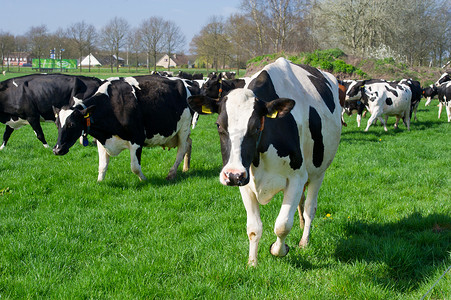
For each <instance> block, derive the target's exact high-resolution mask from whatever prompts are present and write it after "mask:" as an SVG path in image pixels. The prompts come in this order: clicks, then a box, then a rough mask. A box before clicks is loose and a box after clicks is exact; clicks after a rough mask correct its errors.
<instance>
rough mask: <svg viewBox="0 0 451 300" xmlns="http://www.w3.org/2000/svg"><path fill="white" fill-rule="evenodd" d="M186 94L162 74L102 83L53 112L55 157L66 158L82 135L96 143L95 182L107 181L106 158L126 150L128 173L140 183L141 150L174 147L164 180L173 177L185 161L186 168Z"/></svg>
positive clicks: (188, 148) (188, 115)
mask: <svg viewBox="0 0 451 300" xmlns="http://www.w3.org/2000/svg"><path fill="white" fill-rule="evenodd" d="M187 96H190V94H189V93H188V92H187V89H186V87H185V85H184V82H183V81H182V80H181V79H178V80H177V79H173V80H171V79H169V78H166V77H161V76H154V75H149V76H137V77H126V78H120V79H119V80H112V81H107V82H105V83H104V84H102V85H101V86H100V87H99V89H98V91H97V93H96V94H95V95H94V96H92V97H90V98H88V99H86V100H84V101H83V102H82V103H80V104H77V105H75V106H72V107H71V106H65V107H63V108H62V109H61V110H59V109H56V110H55V113H56V114H57V116H58V117H57V120H56V123H57V126H58V142H57V144H56V146H55V147H54V149H53V152H54V154H56V155H64V154H66V153H67V152H68V151H69V148H70V147H71V146H72V145H73V144H74V143H75V141H76V139H77V137H78V136H80V134H81V133H82V132H87V133H89V134H90V135H92V136H93V137H95V138H96V139H97V141H98V142H97V145H98V150H99V176H98V181H101V180H103V179H104V178H105V172H106V170H107V168H108V162H109V157H110V156H116V155H118V154H119V153H120V152H121V151H123V150H125V149H129V151H130V158H131V169H132V171H133V173H135V174H136V175H138V176H139V178H140V179H141V180H146V177H145V176H144V174H143V173H142V171H141V152H142V148H143V147H154V146H162V147H168V148H174V147H177V148H178V149H177V157H176V160H175V163H174V165H173V166H172V168H171V169H170V171H169V174H168V176H167V178H166V179H168V180H170V179H173V178H175V176H176V172H177V167H178V166H179V164H180V163H181V161H182V160H183V158H184V157H185V163H184V167H183V171H187V170H188V168H189V160H190V154H191V139H190V137H189V135H190V125H191V118H192V114H191V111H190V108H189V107H188V104H187V101H186V99H187Z"/></svg>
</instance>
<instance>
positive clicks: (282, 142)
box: [252, 114, 303, 170]
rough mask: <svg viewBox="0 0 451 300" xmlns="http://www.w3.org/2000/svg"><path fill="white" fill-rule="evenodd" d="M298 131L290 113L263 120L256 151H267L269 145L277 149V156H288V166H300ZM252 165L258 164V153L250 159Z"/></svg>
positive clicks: (301, 158) (295, 167)
mask: <svg viewBox="0 0 451 300" xmlns="http://www.w3.org/2000/svg"><path fill="white" fill-rule="evenodd" d="M300 144H301V143H300V140H299V131H298V127H297V124H296V121H295V119H294V117H293V115H292V114H288V115H286V116H285V117H283V118H281V119H270V118H266V120H265V130H264V131H263V134H262V137H261V140H260V144H259V145H258V149H257V151H258V152H259V153H264V152H266V151H268V148H269V146H270V145H273V146H274V148H275V149H276V150H277V155H278V156H279V157H286V156H288V157H289V158H290V167H291V168H292V169H293V170H297V169H299V168H301V166H302V162H303V157H302V153H301V148H300ZM252 163H253V164H254V166H256V167H258V165H259V164H260V157H259V155H255V156H254V160H253V161H252Z"/></svg>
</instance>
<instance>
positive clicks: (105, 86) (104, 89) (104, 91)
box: [96, 81, 111, 97]
mask: <svg viewBox="0 0 451 300" xmlns="http://www.w3.org/2000/svg"><path fill="white" fill-rule="evenodd" d="M110 84H111V82H110V81H107V82H105V83H104V84H102V85H101V86H100V87H99V89H98V90H97V92H96V95H98V94H105V95H107V96H108V97H109V95H108V87H109V86H110Z"/></svg>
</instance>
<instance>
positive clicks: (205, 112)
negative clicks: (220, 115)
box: [202, 105, 211, 114]
mask: <svg viewBox="0 0 451 300" xmlns="http://www.w3.org/2000/svg"><path fill="white" fill-rule="evenodd" d="M202 112H203V113H204V114H211V109H209V108H208V107H206V106H205V105H202Z"/></svg>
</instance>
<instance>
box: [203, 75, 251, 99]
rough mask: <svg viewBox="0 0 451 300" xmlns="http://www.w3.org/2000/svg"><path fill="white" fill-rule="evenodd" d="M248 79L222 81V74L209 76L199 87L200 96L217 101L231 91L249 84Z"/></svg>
mask: <svg viewBox="0 0 451 300" xmlns="http://www.w3.org/2000/svg"><path fill="white" fill-rule="evenodd" d="M249 81H250V77H244V78H239V79H224V77H223V75H222V73H219V74H217V75H216V74H213V75H212V74H210V76H209V77H208V78H207V79H206V81H205V83H204V84H203V85H202V87H201V94H202V95H205V96H207V97H210V98H214V99H218V98H221V97H222V96H224V95H226V94H227V93H228V92H230V91H231V90H234V89H237V88H243V87H244V86H245V85H246V83H249Z"/></svg>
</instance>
